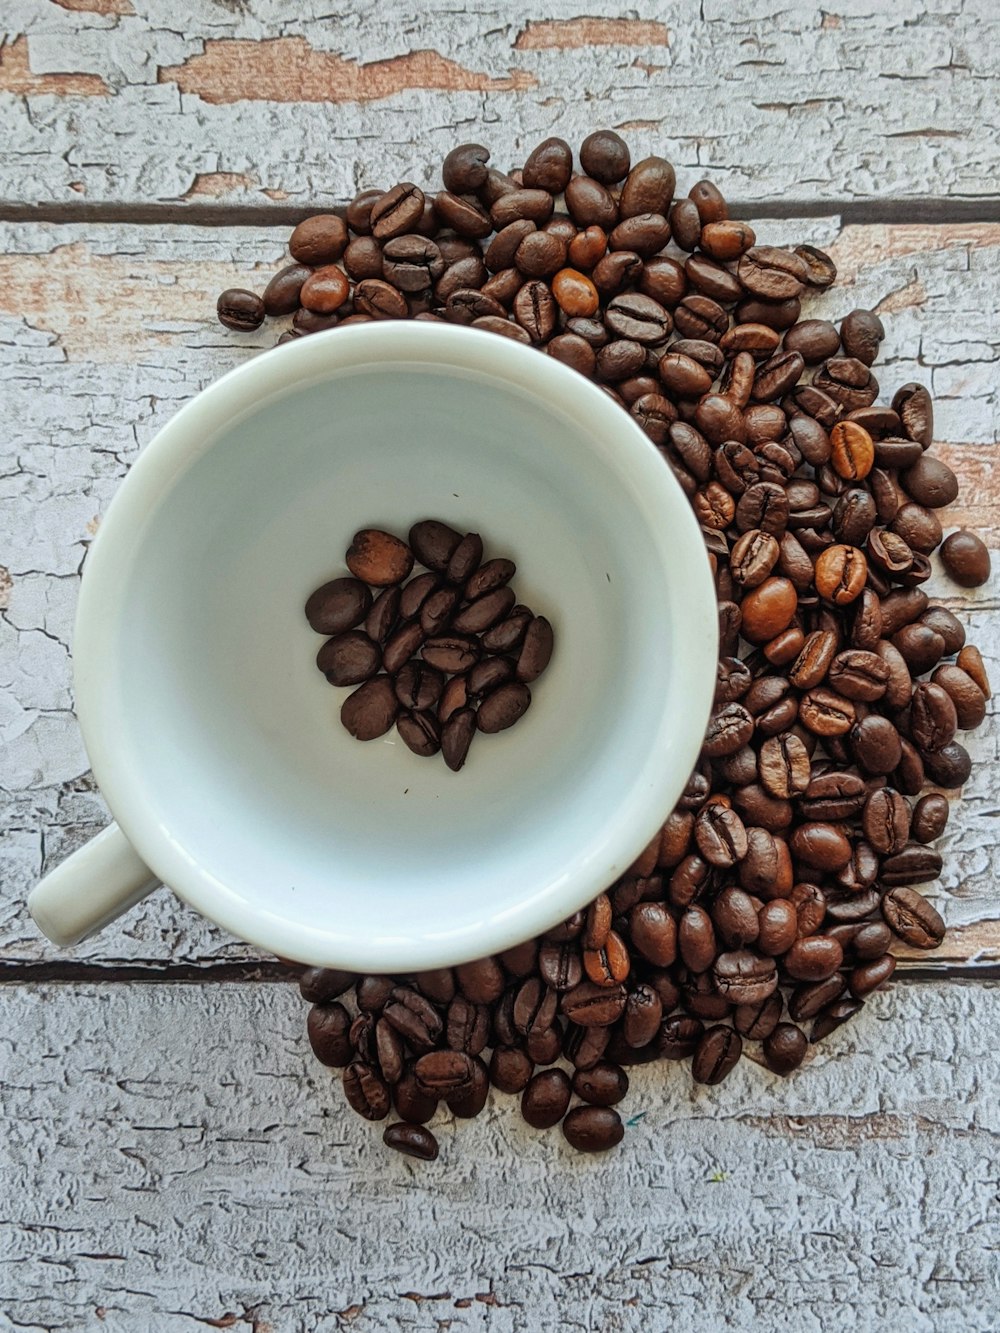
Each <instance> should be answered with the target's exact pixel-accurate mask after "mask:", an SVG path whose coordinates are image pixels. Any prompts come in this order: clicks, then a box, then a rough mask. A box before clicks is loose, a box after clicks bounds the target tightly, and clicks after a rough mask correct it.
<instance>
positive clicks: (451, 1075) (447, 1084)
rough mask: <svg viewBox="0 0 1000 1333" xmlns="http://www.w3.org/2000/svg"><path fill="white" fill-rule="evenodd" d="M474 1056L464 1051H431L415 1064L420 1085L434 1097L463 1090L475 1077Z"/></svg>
mask: <svg viewBox="0 0 1000 1333" xmlns="http://www.w3.org/2000/svg"><path fill="white" fill-rule="evenodd" d="M472 1071H473V1063H472V1058H471V1057H470V1056H468V1055H466V1054H465V1052H464V1051H429V1052H428V1053H427V1054H426V1055H422V1056H420V1058H419V1059H418V1060H417V1062H416V1064H415V1065H414V1066H413V1072H414V1074H415V1076H416V1079H417V1084H418V1086H419V1087H420V1088H421V1089H422V1090H423V1091H424V1092H426V1093H427V1094H429V1095H430V1096H432V1097H438V1098H441V1097H451V1096H452V1095H453V1094H454V1093H460V1092H463V1091H464V1090H465V1089H466V1088H467V1087H468V1085H469V1083H470V1082H471V1081H472V1078H473V1072H472Z"/></svg>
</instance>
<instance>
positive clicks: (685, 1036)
mask: <svg viewBox="0 0 1000 1333" xmlns="http://www.w3.org/2000/svg"><path fill="white" fill-rule="evenodd" d="M704 1031H705V1025H704V1023H702V1022H701V1020H700V1019H697V1018H690V1017H688V1016H687V1015H685V1014H674V1015H673V1016H672V1017H671V1018H667V1019H664V1021H663V1023H662V1024H661V1026H660V1035H659V1036H658V1037H657V1039H656V1049H657V1051H658V1053H659V1055H660V1057H661V1058H662V1059H664V1060H685V1059H687V1057H688V1056H690V1055H693V1054H694V1053H695V1050H696V1049H697V1047H698V1043H699V1042H700V1041H701V1038H702V1035H703V1034H704Z"/></svg>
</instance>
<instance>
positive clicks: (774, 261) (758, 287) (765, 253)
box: [737, 245, 809, 301]
mask: <svg viewBox="0 0 1000 1333" xmlns="http://www.w3.org/2000/svg"><path fill="white" fill-rule="evenodd" d="M737 274H738V276H739V280H740V282H741V283H742V285H743V287H744V288H745V289H746V290H747V291H748V292H750V293H751V294H752V295H754V296H758V297H763V298H764V299H765V300H768V301H784V300H788V299H789V298H790V297H797V296H799V295H800V294H801V292H802V289H803V286H804V285H805V283H806V281H807V280H808V275H809V269H808V268H807V266H806V264H805V262H804V261H803V260H802V259H800V258H799V256H798V255H796V254H794V253H793V252H792V251H791V250H782V249H780V248H779V247H777V246H773V245H756V246H753V247H752V249H750V250H748V251H747V252H746V253H745V254H744V255H743V256H742V258H741V259H740V262H739V265H738V267H737Z"/></svg>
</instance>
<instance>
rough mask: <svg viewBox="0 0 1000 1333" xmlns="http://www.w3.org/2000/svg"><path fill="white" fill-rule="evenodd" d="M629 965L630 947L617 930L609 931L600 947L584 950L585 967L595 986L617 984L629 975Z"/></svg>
mask: <svg viewBox="0 0 1000 1333" xmlns="http://www.w3.org/2000/svg"><path fill="white" fill-rule="evenodd" d="M629 967H630V963H629V954H628V949H627V948H626V947H625V941H624V940H623V939H622V938H621V936H620V935H619V934H618V933H617V932H616V931H613V930H612V931H609V933H608V936H607V939H606V940H605V942H604V943H603V944H602V945H600V946H599V947H596V948H592V949H588V948H584V950H583V968H584V971H585V972H586V974H587V976H588V977H589V978H590V980H591V981H592V982H593V983H594V985H595V986H617V985H618V984H619V983H620V982H622V981H624V980H625V978H626V977H627V976H628V974H629Z"/></svg>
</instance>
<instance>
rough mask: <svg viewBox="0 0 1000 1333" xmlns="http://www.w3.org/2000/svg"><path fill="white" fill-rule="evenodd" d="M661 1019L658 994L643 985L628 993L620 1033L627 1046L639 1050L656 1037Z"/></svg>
mask: <svg viewBox="0 0 1000 1333" xmlns="http://www.w3.org/2000/svg"><path fill="white" fill-rule="evenodd" d="M662 1019H663V1001H662V1000H661V999H660V996H659V994H658V992H657V991H656V990H655V989H654V988H653V987H652V986H649V985H646V984H645V983H643V984H640V985H638V986H635V987H634V988H633V989H632V990H631V991H629V995H628V999H627V1000H626V1001H625V1013H624V1014H623V1015H622V1024H621V1031H622V1035H623V1036H624V1038H625V1043H626V1045H627V1046H629V1047H631V1049H632V1050H640V1049H641V1048H642V1047H644V1046H648V1045H649V1043H650V1042H651V1041H652V1040H653V1038H654V1037H655V1036H656V1034H657V1032H659V1030H660V1023H661V1021H662Z"/></svg>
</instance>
